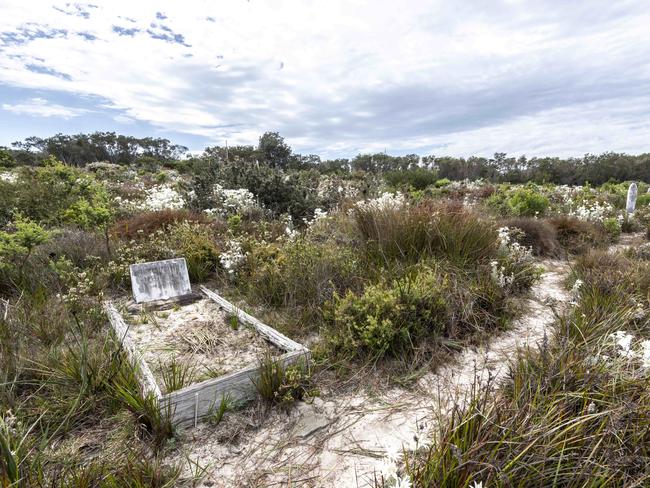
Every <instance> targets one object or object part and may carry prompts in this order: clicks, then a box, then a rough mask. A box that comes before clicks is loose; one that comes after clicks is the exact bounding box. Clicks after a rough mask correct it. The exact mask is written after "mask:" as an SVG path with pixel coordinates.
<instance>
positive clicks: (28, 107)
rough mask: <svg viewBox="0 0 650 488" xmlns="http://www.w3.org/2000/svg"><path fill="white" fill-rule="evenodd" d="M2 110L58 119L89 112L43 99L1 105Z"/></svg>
mask: <svg viewBox="0 0 650 488" xmlns="http://www.w3.org/2000/svg"><path fill="white" fill-rule="evenodd" d="M2 109H3V110H6V111H8V112H11V113H14V114H17V115H29V116H35V117H60V118H62V119H70V118H72V117H79V116H81V115H84V114H87V113H88V112H89V110H87V109H83V108H73V107H65V106H63V105H57V104H55V103H51V102H49V101H47V100H45V99H44V98H31V99H29V100H26V101H24V102H22V103H16V104H10V103H3V104H2Z"/></svg>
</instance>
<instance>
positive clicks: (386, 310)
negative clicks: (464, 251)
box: [327, 264, 508, 358]
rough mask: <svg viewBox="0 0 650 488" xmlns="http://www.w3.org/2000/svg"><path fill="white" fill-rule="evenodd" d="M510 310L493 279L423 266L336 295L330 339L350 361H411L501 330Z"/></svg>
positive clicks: (330, 313) (331, 311)
mask: <svg viewBox="0 0 650 488" xmlns="http://www.w3.org/2000/svg"><path fill="white" fill-rule="evenodd" d="M507 308H508V307H507V305H506V301H505V294H504V292H503V290H502V289H500V288H499V286H498V285H497V284H496V283H494V282H493V281H492V280H491V278H490V277H489V276H486V275H481V274H465V273H463V272H461V271H459V270H455V271H452V270H445V269H444V268H443V267H442V266H441V265H438V264H433V265H432V266H424V265H420V266H416V267H415V268H413V269H411V270H409V271H408V272H407V273H406V274H405V275H404V276H402V277H400V278H397V279H395V280H393V281H386V280H384V281H381V282H379V283H377V284H371V285H368V286H367V287H366V288H365V290H364V291H363V292H362V293H361V294H355V293H353V292H351V291H348V292H347V293H346V294H345V295H343V296H335V297H334V300H333V301H332V303H331V304H330V308H329V309H328V316H327V319H328V325H329V331H328V337H329V342H330V344H331V347H332V349H333V350H334V351H336V352H337V353H338V354H342V355H344V356H347V357H361V358H363V357H381V356H387V355H388V356H396V357H409V356H411V355H412V354H413V352H414V351H416V350H418V349H420V348H423V347H424V348H426V347H431V346H435V345H436V344H441V343H443V342H444V343H445V344H447V345H449V344H451V343H453V342H454V341H462V340H465V339H466V338H467V337H468V336H469V335H472V334H474V333H477V332H481V331H486V330H488V329H491V328H494V327H498V326H499V325H502V324H503V323H504V321H505V319H506V317H507V314H508V311H507ZM442 338H444V341H443V340H442Z"/></svg>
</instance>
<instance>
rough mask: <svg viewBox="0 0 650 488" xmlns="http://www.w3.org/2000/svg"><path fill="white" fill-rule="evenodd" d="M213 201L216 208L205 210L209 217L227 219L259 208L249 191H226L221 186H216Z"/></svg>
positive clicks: (243, 189)
mask: <svg viewBox="0 0 650 488" xmlns="http://www.w3.org/2000/svg"><path fill="white" fill-rule="evenodd" d="M212 201H213V202H214V204H215V205H216V206H215V207H213V208H208V209H205V212H206V213H207V214H209V215H222V216H224V217H227V216H229V215H234V214H241V213H244V212H246V211H248V210H251V209H254V208H258V205H257V201H256V199H255V195H253V194H252V193H251V192H250V191H248V190H247V189H245V188H239V189H236V190H226V189H224V188H223V187H222V186H221V185H219V184H215V185H214V189H213V194H212Z"/></svg>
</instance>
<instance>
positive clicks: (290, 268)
mask: <svg viewBox="0 0 650 488" xmlns="http://www.w3.org/2000/svg"><path fill="white" fill-rule="evenodd" d="M241 273H242V275H243V276H245V277H246V279H245V282H246V290H247V292H248V294H249V295H250V296H252V297H253V298H254V299H256V300H258V301H261V302H263V303H265V304H267V305H270V306H272V307H301V308H307V309H311V310H313V311H314V312H316V311H317V310H319V309H320V307H321V306H322V305H323V304H324V303H325V302H326V301H327V300H329V299H331V298H332V296H333V295H334V293H335V292H339V293H340V292H342V291H344V290H347V289H357V288H358V287H359V281H360V279H361V277H359V276H358V259H357V256H356V253H355V252H354V250H352V249H350V248H346V247H338V246H336V245H335V243H332V242H324V243H312V242H310V241H308V240H306V239H302V238H299V239H297V240H296V241H294V242H289V243H287V244H285V245H278V244H273V243H253V244H251V248H250V252H249V254H248V256H247V259H246V264H245V265H244V269H243V270H242V271H241Z"/></svg>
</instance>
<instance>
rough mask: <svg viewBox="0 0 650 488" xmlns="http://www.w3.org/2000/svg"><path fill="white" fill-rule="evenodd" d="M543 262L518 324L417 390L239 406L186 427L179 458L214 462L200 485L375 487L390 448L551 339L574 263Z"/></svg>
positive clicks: (411, 442) (428, 427) (427, 431)
mask: <svg viewBox="0 0 650 488" xmlns="http://www.w3.org/2000/svg"><path fill="white" fill-rule="evenodd" d="M543 265H544V268H545V272H544V273H543V275H542V278H541V280H540V282H539V283H537V284H536V285H535V286H534V287H533V289H532V292H531V297H530V298H529V299H528V300H526V302H527V303H525V306H526V312H525V313H524V315H523V317H522V318H521V319H519V320H518V321H516V322H515V323H514V324H513V327H512V328H511V329H510V330H509V331H507V332H505V333H503V334H500V335H498V336H495V337H494V339H493V340H491V341H489V342H488V343H487V344H485V345H482V346H480V347H478V348H467V349H465V350H464V351H463V352H462V353H460V354H459V355H458V356H457V357H456V358H455V359H454V360H453V361H451V362H449V363H448V364H446V365H445V366H443V367H441V368H439V370H438V371H437V373H435V374H433V373H431V374H428V375H425V376H424V377H422V378H421V379H420V380H419V381H418V382H417V383H416V384H415V385H413V386H411V387H410V388H409V389H408V390H407V389H402V388H390V389H387V390H384V391H382V392H381V393H377V394H376V395H371V394H369V393H368V392H364V391H359V392H357V393H355V394H350V393H346V394H337V393H336V392H334V393H330V394H328V393H324V394H323V396H322V398H319V399H316V401H314V402H313V403H311V404H307V403H304V402H300V403H299V404H298V405H297V406H296V408H294V409H293V410H292V411H291V412H290V413H289V414H285V413H282V412H272V413H271V414H270V415H257V416H256V415H255V413H254V412H252V411H251V410H249V411H247V412H246V413H241V414H230V416H226V419H225V420H224V421H223V422H222V423H221V424H220V425H219V426H216V427H213V426H210V425H207V424H202V425H200V426H199V427H198V428H197V429H193V430H188V431H185V432H184V433H183V435H184V436H185V439H184V440H183V442H182V443H181V445H180V446H179V447H180V450H181V451H182V453H183V454H182V455H177V456H175V457H176V458H177V459H181V458H185V459H186V458H187V457H189V459H192V460H193V461H194V462H197V463H198V464H199V465H201V466H204V467H207V472H208V473H209V474H208V475H207V476H206V477H205V478H204V480H203V482H202V484H201V485H200V486H213V487H222V486H223V487H225V486H228V487H234V486H241V487H244V486H295V487H298V486H303V487H366V486H372V479H373V474H374V473H375V472H377V470H378V467H379V465H380V463H381V458H382V457H383V456H384V454H385V452H386V449H387V447H388V446H397V447H399V446H403V447H404V448H405V449H411V448H414V447H416V446H417V444H418V442H422V441H423V440H426V439H429V438H430V436H431V434H432V432H433V430H434V429H435V426H437V425H439V418H440V415H443V416H444V415H446V414H447V413H448V412H449V411H450V409H452V408H453V407H454V405H462V403H463V401H464V399H465V398H466V397H467V395H468V394H469V393H470V392H471V389H472V387H473V385H474V383H475V378H476V380H477V383H478V384H479V385H482V386H484V385H486V384H487V383H488V382H489V381H495V380H498V379H499V378H502V377H503V375H504V374H506V373H507V370H508V361H509V360H511V359H513V357H514V353H515V351H516V350H517V348H518V347H526V346H531V347H534V346H536V345H537V344H538V343H540V342H541V341H542V340H543V339H544V335H545V334H547V333H548V332H549V330H550V327H551V326H552V324H553V321H554V313H553V308H554V306H560V307H561V306H562V305H563V304H565V303H567V302H568V301H569V299H570V297H569V294H568V292H567V291H565V290H564V287H563V283H562V282H563V280H564V278H565V277H566V275H567V273H568V264H567V263H566V262H562V261H550V260H548V261H544V262H543ZM237 434H239V435H237Z"/></svg>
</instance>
